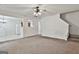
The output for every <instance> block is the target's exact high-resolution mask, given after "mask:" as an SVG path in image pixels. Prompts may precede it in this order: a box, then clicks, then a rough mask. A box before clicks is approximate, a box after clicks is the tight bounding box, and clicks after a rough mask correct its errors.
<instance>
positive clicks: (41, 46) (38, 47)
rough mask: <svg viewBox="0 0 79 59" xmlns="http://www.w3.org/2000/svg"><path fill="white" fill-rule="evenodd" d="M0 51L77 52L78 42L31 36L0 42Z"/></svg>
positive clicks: (22, 52) (15, 52)
mask: <svg viewBox="0 0 79 59" xmlns="http://www.w3.org/2000/svg"><path fill="white" fill-rule="evenodd" d="M72 39H73V38H72ZM0 51H7V52H8V53H10V54H52V53H53V54H54V53H55V54H60V53H79V42H75V41H64V40H59V39H52V38H45V37H41V36H33V37H28V38H24V39H19V40H14V41H8V42H3V43H0Z"/></svg>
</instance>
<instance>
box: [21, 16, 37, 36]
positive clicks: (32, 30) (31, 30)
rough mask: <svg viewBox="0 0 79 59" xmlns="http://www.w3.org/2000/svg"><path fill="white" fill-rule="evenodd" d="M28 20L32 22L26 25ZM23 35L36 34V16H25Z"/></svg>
mask: <svg viewBox="0 0 79 59" xmlns="http://www.w3.org/2000/svg"><path fill="white" fill-rule="evenodd" d="M28 20H30V21H31V22H32V26H31V27H28V22H29V21H28ZM22 21H23V36H24V37H28V36H32V35H37V34H38V21H37V19H36V18H31V17H25V18H24V19H23V20H22Z"/></svg>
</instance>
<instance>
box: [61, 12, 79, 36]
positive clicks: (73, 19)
mask: <svg viewBox="0 0 79 59" xmlns="http://www.w3.org/2000/svg"><path fill="white" fill-rule="evenodd" d="M62 18H63V19H64V20H66V21H67V22H68V23H69V24H70V34H73V35H79V12H78V11H77V12H76V11H75V12H70V13H65V14H62Z"/></svg>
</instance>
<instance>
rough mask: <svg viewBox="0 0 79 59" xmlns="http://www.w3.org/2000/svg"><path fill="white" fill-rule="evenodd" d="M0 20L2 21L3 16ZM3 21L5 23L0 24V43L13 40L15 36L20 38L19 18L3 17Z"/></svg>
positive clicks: (0, 16)
mask: <svg viewBox="0 0 79 59" xmlns="http://www.w3.org/2000/svg"><path fill="white" fill-rule="evenodd" d="M0 19H3V15H0ZM4 20H6V21H7V22H6V23H1V22H0V41H6V40H11V39H12V38H13V39H14V38H15V37H16V36H19V37H20V36H21V34H22V33H21V18H16V17H9V16H4ZM9 38H11V39H9ZM15 39H17V38H15Z"/></svg>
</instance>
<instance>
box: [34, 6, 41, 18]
mask: <svg viewBox="0 0 79 59" xmlns="http://www.w3.org/2000/svg"><path fill="white" fill-rule="evenodd" d="M40 15H41V10H40V9H39V6H37V7H35V8H34V16H35V17H37V16H40Z"/></svg>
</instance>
